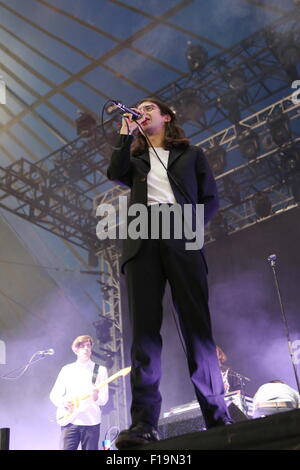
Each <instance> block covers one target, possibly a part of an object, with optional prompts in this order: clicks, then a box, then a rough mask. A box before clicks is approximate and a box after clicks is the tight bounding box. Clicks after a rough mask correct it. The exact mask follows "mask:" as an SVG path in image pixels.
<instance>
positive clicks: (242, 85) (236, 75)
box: [225, 70, 246, 96]
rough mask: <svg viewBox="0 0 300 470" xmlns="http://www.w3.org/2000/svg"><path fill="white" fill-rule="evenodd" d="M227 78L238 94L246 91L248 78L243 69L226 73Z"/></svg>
mask: <svg viewBox="0 0 300 470" xmlns="http://www.w3.org/2000/svg"><path fill="white" fill-rule="evenodd" d="M225 80H226V82H227V83H228V86H229V88H230V89H231V90H232V91H233V92H234V93H235V95H236V96H242V95H244V93H245V91H246V78H245V74H244V72H243V70H233V71H231V72H226V73H225Z"/></svg>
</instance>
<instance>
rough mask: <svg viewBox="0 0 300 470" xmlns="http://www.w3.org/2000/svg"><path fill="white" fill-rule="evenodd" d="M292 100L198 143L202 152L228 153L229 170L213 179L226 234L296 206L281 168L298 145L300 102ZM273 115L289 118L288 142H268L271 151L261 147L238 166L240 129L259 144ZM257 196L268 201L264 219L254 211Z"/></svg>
mask: <svg viewBox="0 0 300 470" xmlns="http://www.w3.org/2000/svg"><path fill="white" fill-rule="evenodd" d="M292 98H293V95H291V96H288V97H286V98H284V99H282V100H279V101H277V102H276V103H273V104H272V105H271V106H268V107H266V108H264V109H262V110H260V111H258V112H257V113H254V114H253V115H251V116H249V117H248V118H246V119H244V120H242V121H240V123H239V129H237V127H236V126H230V127H228V128H227V129H224V130H223V131H221V132H219V133H217V134H215V135H214V136H211V137H210V138H208V139H205V140H203V141H201V142H199V143H198V144H197V145H199V146H200V147H201V148H202V149H203V150H204V151H207V150H208V149H209V148H211V147H214V146H220V147H223V148H224V149H225V150H226V152H227V160H228V161H227V166H229V167H230V166H231V167H232V168H231V169H230V170H227V171H225V172H223V173H222V174H219V175H218V176H216V181H217V186H218V191H219V197H220V206H221V208H220V211H219V212H220V213H221V214H222V215H223V217H225V219H226V224H227V227H226V229H227V233H228V234H230V233H233V232H236V231H239V230H241V229H244V228H247V227H249V226H250V225H253V224H256V223H258V222H261V221H262V220H265V219H266V218H270V217H272V216H274V215H277V214H280V213H282V212H284V211H287V210H290V209H293V208H295V207H297V203H296V202H295V200H294V197H293V195H292V194H291V191H290V184H289V178H288V177H287V174H286V172H285V171H284V170H283V167H282V162H283V160H284V158H286V153H287V152H288V151H289V150H290V149H291V148H293V147H294V146H295V145H296V146H297V145H298V142H300V103H299V104H296V103H294V102H293V99H292ZM273 116H286V117H287V118H288V119H289V122H290V123H291V127H290V130H291V135H290V140H288V141H286V142H285V143H284V144H283V145H282V146H277V145H276V144H275V143H274V142H272V141H271V147H272V148H271V149H269V150H268V151H266V150H265V149H264V148H263V145H261V148H262V150H260V151H259V152H258V153H257V155H256V157H255V158H253V159H252V160H250V161H247V162H244V163H241V164H239V165H237V164H236V162H235V161H234V158H235V154H236V152H235V151H238V153H239V141H238V139H239V135H240V134H239V133H240V132H241V130H242V129H248V130H250V129H251V130H252V131H255V132H256V135H257V137H258V138H259V141H260V142H261V141H262V140H263V138H265V137H266V136H270V131H269V127H268V123H269V122H270V119H271V118H272V117H273ZM270 137H271V136H270ZM231 160H232V161H231ZM291 176H293V175H291ZM258 193H264V194H266V195H267V196H268V198H269V200H270V202H271V209H270V214H269V215H268V216H266V217H265V218H264V217H259V216H258V215H257V213H256V210H255V198H256V196H257V194H258ZM212 240H214V236H213V234H212V233H211V232H210V229H209V228H208V230H207V232H206V242H209V241H212Z"/></svg>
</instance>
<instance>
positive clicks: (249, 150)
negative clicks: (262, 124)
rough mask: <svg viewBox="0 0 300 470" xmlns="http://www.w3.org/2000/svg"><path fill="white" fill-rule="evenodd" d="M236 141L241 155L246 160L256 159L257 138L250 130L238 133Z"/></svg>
mask: <svg viewBox="0 0 300 470" xmlns="http://www.w3.org/2000/svg"><path fill="white" fill-rule="evenodd" d="M237 141H238V144H239V149H240V152H241V155H242V156H243V157H245V158H246V159H247V160H253V159H254V158H256V157H257V155H258V152H259V137H258V135H257V134H256V132H254V131H253V130H251V129H246V130H243V131H241V132H239V134H238V137H237Z"/></svg>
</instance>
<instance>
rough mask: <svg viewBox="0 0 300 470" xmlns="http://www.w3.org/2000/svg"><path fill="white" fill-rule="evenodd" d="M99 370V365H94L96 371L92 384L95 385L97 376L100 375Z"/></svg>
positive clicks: (94, 371)
mask: <svg viewBox="0 0 300 470" xmlns="http://www.w3.org/2000/svg"><path fill="white" fill-rule="evenodd" d="M98 370H99V364H95V365H94V370H93V377H92V384H93V385H95V382H96V379H97V375H98Z"/></svg>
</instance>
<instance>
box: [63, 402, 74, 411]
mask: <svg viewBox="0 0 300 470" xmlns="http://www.w3.org/2000/svg"><path fill="white" fill-rule="evenodd" d="M64 407H65V408H66V409H67V410H68V411H69V412H70V413H72V412H73V410H74V402H73V401H72V400H66V401H65V402H64Z"/></svg>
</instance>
